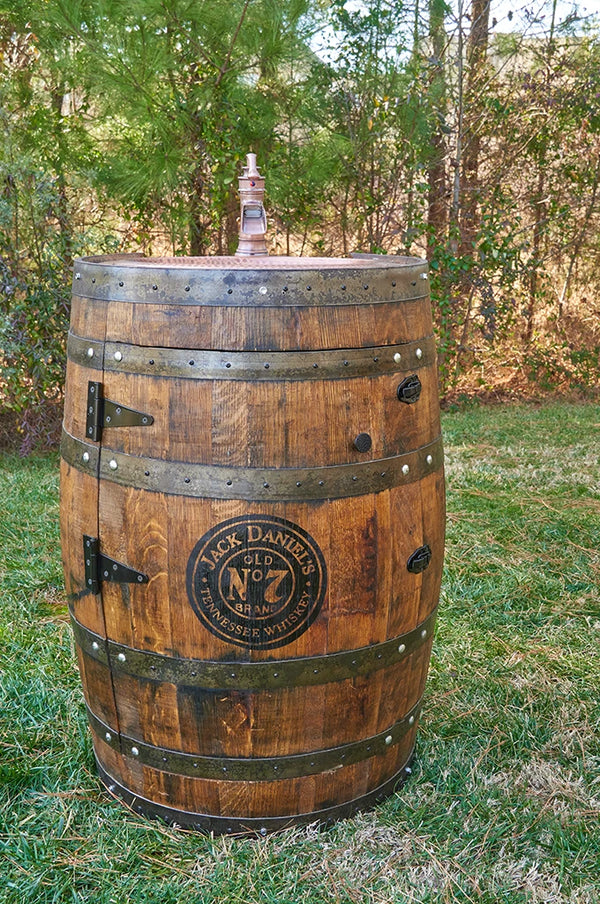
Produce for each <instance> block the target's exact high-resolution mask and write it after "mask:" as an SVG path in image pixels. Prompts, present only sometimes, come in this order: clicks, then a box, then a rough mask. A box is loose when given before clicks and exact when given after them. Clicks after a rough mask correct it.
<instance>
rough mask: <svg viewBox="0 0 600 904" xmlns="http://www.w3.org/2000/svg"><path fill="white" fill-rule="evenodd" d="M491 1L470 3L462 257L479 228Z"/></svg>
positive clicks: (472, 248) (472, 246)
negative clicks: (482, 117) (482, 103)
mask: <svg viewBox="0 0 600 904" xmlns="http://www.w3.org/2000/svg"><path fill="white" fill-rule="evenodd" d="M489 18H490V0H471V30H470V33H469V38H468V41H467V50H466V63H467V77H466V85H465V98H464V101H465V105H464V109H465V112H466V113H467V114H468V119H467V121H466V124H465V128H464V133H463V154H462V198H461V218H460V221H461V222H460V226H461V229H460V233H461V244H460V251H461V254H465V255H469V256H472V255H473V253H474V251H475V242H476V237H477V231H478V228H479V210H478V207H479V158H480V154H481V139H480V119H481V94H482V90H483V81H484V78H485V63H486V58H487V48H488V38H489Z"/></svg>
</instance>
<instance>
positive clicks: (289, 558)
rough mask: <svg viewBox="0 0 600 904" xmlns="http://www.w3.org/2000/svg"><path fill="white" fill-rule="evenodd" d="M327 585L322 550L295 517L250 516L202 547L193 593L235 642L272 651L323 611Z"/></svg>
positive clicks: (203, 614) (196, 555)
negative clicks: (291, 519)
mask: <svg viewBox="0 0 600 904" xmlns="http://www.w3.org/2000/svg"><path fill="white" fill-rule="evenodd" d="M326 586H327V571H326V566H325V560H324V558H323V554H322V553H321V550H320V549H319V547H318V546H317V544H316V543H315V541H314V540H313V539H312V537H311V536H310V535H309V534H307V533H306V531H304V530H302V528H301V527H298V525H297V524H293V523H292V522H290V521H286V520H284V519H283V518H275V517H272V516H266V515H245V516H243V517H240V518H231V519H230V520H229V521H223V522H222V523H221V524H218V525H217V526H216V527H214V528H212V530H210V531H208V533H206V534H205V535H204V536H203V537H202V539H201V540H199V541H198V543H197V544H196V546H195V547H194V549H193V551H192V554H191V556H190V558H189V561H188V567H187V591H188V597H189V600H190V603H191V604H192V606H193V608H194V611H195V612H196V615H197V616H198V617H199V619H200V621H201V622H202V623H203V624H204V625H205V627H207V628H208V630H209V631H212V633H213V634H216V636H217V637H220V638H221V639H222V640H224V641H226V642H227V643H233V644H236V645H238V646H244V647H249V648H251V649H257V650H264V649H270V648H273V647H281V646H284V645H285V644H288V643H291V641H293V640H295V639H296V638H297V637H299V636H300V634H303V633H304V631H306V629H307V628H308V627H309V625H310V624H311V623H312V622H313V621H314V619H315V618H316V617H317V615H318V613H319V610H320V608H321V605H322V603H323V599H324V596H325V590H326Z"/></svg>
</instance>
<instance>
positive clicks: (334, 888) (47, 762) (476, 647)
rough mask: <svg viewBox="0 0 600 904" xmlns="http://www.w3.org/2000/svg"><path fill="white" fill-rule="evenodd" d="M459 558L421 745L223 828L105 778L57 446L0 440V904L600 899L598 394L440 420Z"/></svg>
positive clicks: (451, 559) (450, 570) (449, 566)
mask: <svg viewBox="0 0 600 904" xmlns="http://www.w3.org/2000/svg"><path fill="white" fill-rule="evenodd" d="M443 428H444V436H445V448H446V463H447V479H448V537H447V554H446V570H445V578H444V583H443V590H442V605H441V613H440V617H439V620H438V627H437V633H436V640H435V644H434V652H433V659H432V664H431V671H430V678H429V682H428V687H427V692H426V698H425V706H424V714H423V718H422V723H421V728H420V735H419V740H418V745H417V759H416V762H415V765H414V768H413V774H412V776H411V778H410V780H409V782H408V783H407V784H406V785H405V786H404V787H403V788H402V789H401V790H400V791H398V792H397V793H396V794H395V795H393V796H392V797H391V798H389V799H388V800H387V801H385V802H384V803H383V804H380V805H379V806H378V807H377V808H375V809H374V810H372V811H370V812H367V813H364V814H360V815H359V816H357V817H355V818H353V819H349V820H345V821H342V822H340V823H338V824H336V825H335V826H334V827H332V828H329V829H327V830H318V829H317V828H316V827H312V826H311V827H308V828H306V829H290V830H287V831H286V832H283V833H282V834H280V835H274V836H269V837H266V838H264V839H260V840H252V839H236V838H210V837H206V836H203V835H199V834H195V833H191V832H182V831H176V830H174V829H170V828H167V827H165V826H162V825H161V824H158V823H152V822H146V821H144V820H142V819H141V817H139V816H137V815H134V814H132V813H131V812H129V811H128V810H126V809H125V808H124V807H123V806H122V805H120V804H118V803H115V802H113V801H112V800H111V799H110V798H109V797H107V795H106V794H105V793H104V792H103V791H102V789H101V786H100V783H99V781H98V779H97V777H96V774H95V769H94V764H93V756H92V748H91V741H90V737H89V735H88V732H87V727H86V719H85V714H84V707H83V700H82V695H81V691H80V686H79V677H78V674H77V670H76V667H75V659H74V654H73V645H72V640H71V634H70V628H69V625H68V620H67V614H66V607H65V604H64V597H63V590H62V574H61V567H60V552H59V536H58V473H57V472H58V457H57V455H55V454H54V455H44V456H37V457H35V456H34V457H31V458H28V459H20V458H18V457H16V456H13V455H4V456H0V550H1V559H0V588H1V589H0V595H1V605H0V683H1V687H0V695H1V700H0V744H1V760H0V782H1V784H0V853H1V854H2V856H0V902H2V904H4V902H7V904H8V902H10V904H13V902H14V904H17V902H18V904H29V902H31V904H33V902H35V904H46V902H48V904H49V902H61V904H63V902H64V904H67V902H85V904H138V902H139V904H141V902H144V904H154V902H156V904H159V902H160V904H175V902H177V904H180V902H186V904H213V902H214V904H216V902H220V904H230V902H231V904H234V902H235V904H238V902H239V904H250V902H257V904H258V902H265V904H269V902H273V904H275V902H276V904H298V902H302V904H328V902H331V904H401V902H402V904H403V902H457V904H458V902H478V904H498V902H510V904H513V902H514V904H521V902H552V904H554V902H565V904H567V902H568V904H597V902H598V901H599V900H600V832H599V831H598V818H599V816H600V736H599V733H598V724H599V722H600V702H599V701H600V669H599V663H600V655H599V652H598V650H599V641H600V607H599V603H598V595H599V594H598V586H599V583H600V581H599V578H600V456H599V450H600V407H599V406H597V405H592V404H587V405H584V404H582V405H570V404H566V403H551V404H545V405H542V406H533V405H525V404H511V405H504V406H487V407H484V406H480V405H473V406H471V407H467V408H465V409H463V410H458V409H457V410H455V411H448V412H445V413H444V416H443Z"/></svg>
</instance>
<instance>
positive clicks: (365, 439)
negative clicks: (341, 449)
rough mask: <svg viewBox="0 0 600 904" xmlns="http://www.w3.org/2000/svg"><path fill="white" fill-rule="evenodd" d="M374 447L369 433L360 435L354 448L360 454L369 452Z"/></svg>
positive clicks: (355, 441)
mask: <svg viewBox="0 0 600 904" xmlns="http://www.w3.org/2000/svg"><path fill="white" fill-rule="evenodd" d="M372 445H373V441H372V440H371V437H370V436H369V434H368V433H359V434H358V436H357V437H356V439H355V440H354V448H355V449H358V451H359V452H368V451H369V449H370V448H371V446H372Z"/></svg>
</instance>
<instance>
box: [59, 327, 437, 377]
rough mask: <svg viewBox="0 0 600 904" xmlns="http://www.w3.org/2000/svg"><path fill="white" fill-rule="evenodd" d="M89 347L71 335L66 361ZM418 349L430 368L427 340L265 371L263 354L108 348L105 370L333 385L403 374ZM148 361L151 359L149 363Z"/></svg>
mask: <svg viewBox="0 0 600 904" xmlns="http://www.w3.org/2000/svg"><path fill="white" fill-rule="evenodd" d="M88 344H89V340H86V339H80V338H79V337H77V336H74V335H73V334H71V335H70V336H69V345H68V355H69V358H70V359H71V360H75V361H77V362H78V363H84V362H85V358H84V348H83V346H84V345H85V347H86V348H87V345H88ZM117 345H118V347H117ZM98 347H99V350H102V348H103V346H102V344H101V343H100V344H99V346H98ZM418 348H420V349H421V352H422V357H421V359H420V363H419V366H420V367H429V366H430V365H433V363H434V362H435V342H434V338H433V336H426V337H423V338H421V339H416V340H414V341H413V342H408V343H403V344H402V345H392V346H378V347H373V348H356V349H339V350H335V349H333V350H326V351H279V352H270V353H269V354H270V357H269V367H268V368H265V361H264V352H251V351H239V352H227V358H226V359H225V360H223V357H224V353H223V352H221V351H218V350H207V349H177V348H160V347H145V346H144V347H142V346H137V345H128V344H126V343H122V342H119V343H118V344H117V343H115V342H108V343H107V344H106V358H107V361H106V365H105V367H106V369H107V370H113V371H118V372H125V373H133V374H137V375H142V374H156V375H158V376H163V377H169V376H172V377H183V378H184V379H193V380H223V379H227V380H244V381H248V382H249V381H254V380H268V381H271V380H275V381H277V380H316V379H318V380H321V379H334V380H335V379H342V378H346V377H348V376H374V377H375V376H379V375H384V374H391V373H397V372H398V367H397V365H398V364H399V363H400V361H402V360H405V361H406V362H407V365H406V367H407V369H408V362H409V361H410V360H411V359H413V360H414V359H415V356H416V351H417V349H418ZM117 355H121V357H120V358H118V357H117ZM149 355H151V356H152V357H151V360H150V362H149V361H148V356H149ZM192 356H193V358H194V361H195V364H196V365H197V369H195V370H193V371H190V369H189V360H190V359H191V358H192ZM115 362H116V363H115ZM149 366H151V370H150V369H149ZM223 367H225V368H226V369H227V373H226V372H225V371H224V370H223ZM342 368H345V369H347V370H342Z"/></svg>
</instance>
